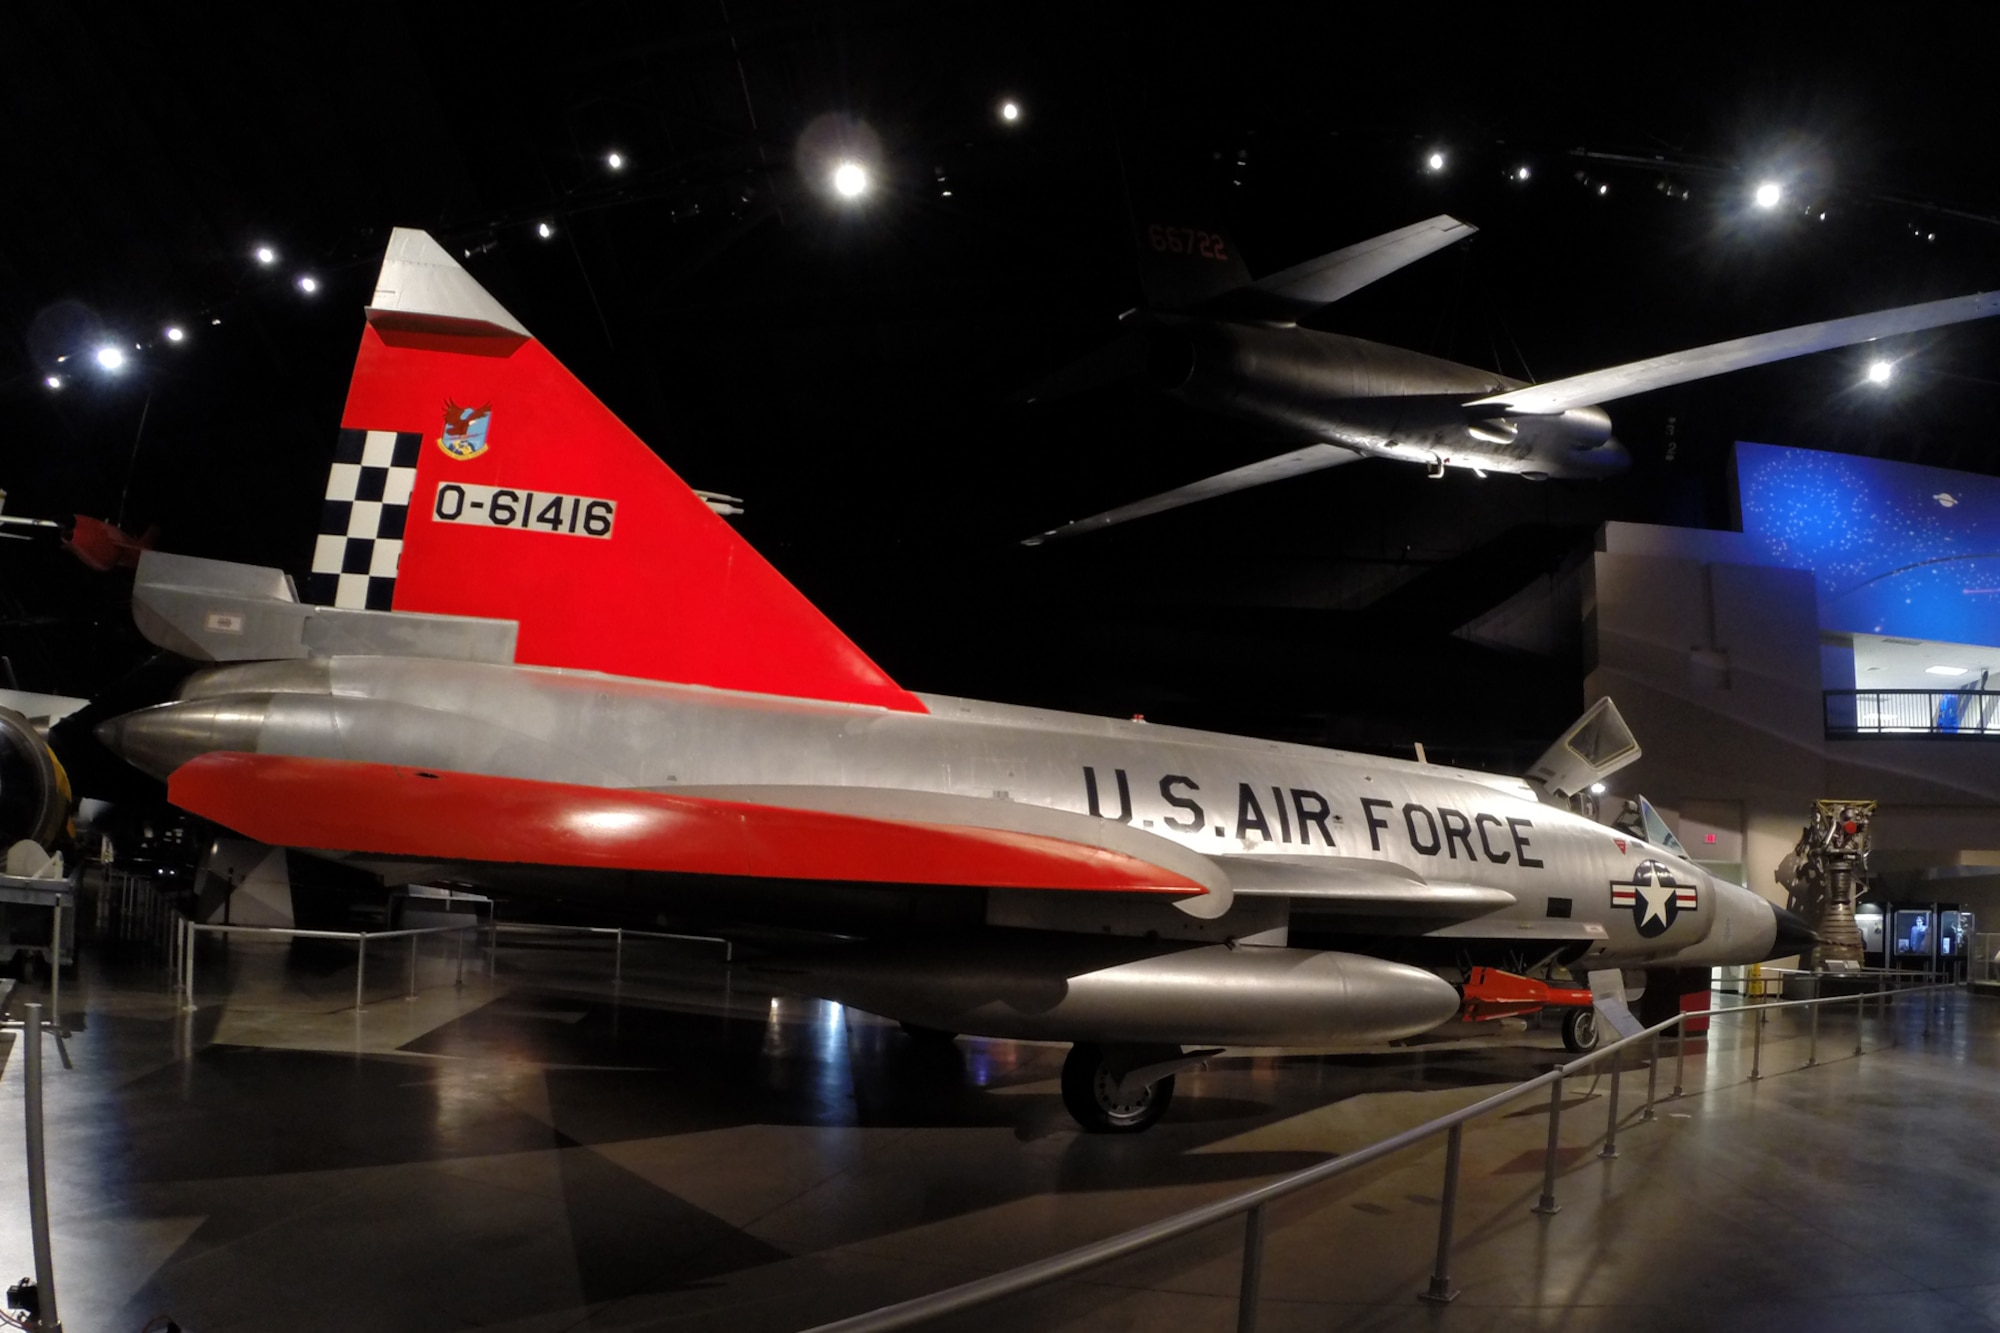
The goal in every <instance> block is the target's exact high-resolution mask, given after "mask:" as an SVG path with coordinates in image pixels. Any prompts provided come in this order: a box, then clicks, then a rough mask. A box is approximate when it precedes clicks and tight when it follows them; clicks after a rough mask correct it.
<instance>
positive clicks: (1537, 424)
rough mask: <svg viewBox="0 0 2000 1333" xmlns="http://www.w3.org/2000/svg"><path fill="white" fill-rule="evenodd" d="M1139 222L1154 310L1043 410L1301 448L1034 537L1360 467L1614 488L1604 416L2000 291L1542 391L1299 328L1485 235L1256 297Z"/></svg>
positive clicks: (1210, 240)
mask: <svg viewBox="0 0 2000 1333" xmlns="http://www.w3.org/2000/svg"><path fill="white" fill-rule="evenodd" d="M1156 211H1158V212H1161V214H1162V215H1161V217H1160V218H1159V219H1158V220H1153V221H1146V222H1141V223H1139V224H1138V232H1139V234H1138V236H1137V238H1136V240H1137V244H1138V247H1139V253H1140V257H1141V263H1140V271H1141V274H1142V276H1143V278H1144V286H1145V294H1146V299H1147V308H1146V309H1145V310H1144V311H1132V312H1128V318H1129V320H1130V321H1131V323H1132V325H1133V327H1132V328H1131V329H1130V330H1129V331H1128V332H1126V333H1124V334H1122V335H1120V336H1119V337H1118V338H1117V339H1116V340H1114V341H1113V342H1112V343H1110V344H1108V345H1107V346H1105V347H1104V348H1102V349H1100V350H1099V351H1097V352H1095V353H1093V354H1091V355H1089V356H1087V357H1085V358H1083V359H1082V360H1080V361H1078V362H1076V363H1075V364H1073V365H1071V366H1069V367H1067V368H1066V369H1064V370H1062V371H1058V372H1057V373H1056V374H1054V375H1052V376H1050V377H1049V378H1047V379H1045V380H1043V381H1042V382H1041V383H1040V384H1038V385H1036V386H1035V387H1034V388H1033V389H1031V390H1029V391H1028V392H1027V393H1026V394H1025V395H1023V397H1024V399H1025V400H1026V401H1028V402H1040V401H1045V400H1047V399H1050V398H1055V397H1060V396H1063V395H1065V394H1068V393H1073V392H1077V391H1079V390H1082V389H1086V388H1090V387H1094V386H1096V385H1099V384H1103V383H1106V382H1109V381H1112V380H1117V379H1124V378H1131V377H1141V378H1143V379H1145V380H1146V381H1148V382H1150V383H1151V384H1152V385H1153V386H1154V387H1155V388H1157V389H1158V390H1160V391H1162V392H1164V393H1166V394H1167V395H1168V396H1170V397H1172V398H1175V399H1178V400H1180V401H1182V402H1185V403H1187V404H1189V405H1190V406H1192V407H1195V408H1197V409H1200V410H1203V411H1206V412H1209V413H1212V414H1214V415H1217V416H1219V417H1221V418H1223V419H1225V420H1227V421H1231V422H1234V423H1238V424H1240V425H1243V426H1249V427H1252V428H1255V429H1257V430H1258V431H1259V432H1261V433H1263V434H1265V435H1268V436H1270V437H1272V438H1275V439H1290V440H1292V441H1294V442H1295V445H1294V447H1293V448H1291V449H1290V450H1288V451H1286V452H1284V453H1281V454H1277V455H1275V456H1273V457H1270V458H1265V459H1262V460H1260V461H1258V462H1254V463H1249V464H1246V465H1244V466H1242V467H1238V468H1232V469H1231V470H1229V471H1227V472H1223V473H1220V474H1218V475H1215V476H1212V477H1206V478H1204V479H1202V480H1200V481H1195V482H1191V483H1189V484H1188V485H1185V486H1180V487H1177V488H1175V489H1173V490H1170V491H1166V492H1163V493H1161V494H1158V495H1154V496H1150V497H1148V498H1146V499H1143V500H1137V501H1134V502H1133V503H1131V504H1125V505H1120V506H1118V507H1117V508H1115V509H1109V510H1106V511H1104V512H1103V513H1100V514H1093V515H1091V516H1090V517H1088V518H1081V519H1077V520H1075V521H1074V522H1070V523H1065V524H1063V525H1062V526H1060V527H1057V528H1052V529H1050V530H1049V531H1047V532H1043V533H1039V534H1037V535H1035V536H1032V537H1029V538H1027V539H1025V542H1024V544H1025V545H1029V546H1035V545H1039V544H1041V543H1042V542H1045V541H1048V540H1050V539H1052V538H1059V537H1074V536H1077V535H1079V534H1082V533H1086V532H1095V531H1098V530H1100V529H1102V528H1108V527H1111V526H1113V525H1115V524H1118V523H1124V522H1128V521H1130V520H1132V519H1135V518H1144V517H1146V516H1147V515H1149V514H1158V513H1161V512H1164V511H1165V510H1169V509H1177V508H1179V507H1180V506H1182V505H1187V504H1193V503H1195V502H1196V501H1198V500H1207V499H1212V498H1214V497H1215V496H1218V495H1227V494H1230V493H1231V492H1234V491H1240V490H1246V489H1248V488H1249V487H1252V486H1262V485H1264V484H1265V483H1267V482H1273V481H1279V480H1282V479H1284V478H1286V477H1296V476H1301V475H1303V474H1305V473H1308V472H1318V471H1322V470H1324V469H1326V468H1331V467H1339V466H1341V465H1342V464H1344V463H1352V462H1356V461H1358V460H1360V459H1363V458H1389V459H1396V460H1398V461H1401V462H1407V463H1420V464H1422V465H1423V466H1424V467H1425V468H1427V469H1428V470H1429V472H1430V475H1431V476H1433V477H1442V476H1443V475H1444V474H1445V470H1446V469H1447V468H1465V469H1468V470H1470V471H1472V472H1475V473H1477V474H1479V475H1481V476H1484V475H1486V474H1487V473H1489V472H1501V473H1512V474H1514V475H1515V476H1519V477H1523V478H1526V479H1528V480H1531V481H1542V480H1546V479H1548V478H1550V477H1560V478H1570V479H1576V480H1601V479H1603V478H1605V477H1610V476H1615V475H1617V474H1618V473H1621V472H1623V471H1625V469H1626V468H1627V467H1629V466H1630V464H1631V458H1630V457H1629V455H1627V453H1626V452H1625V447H1624V446H1623V445H1622V444H1620V443H1619V442H1618V440H1617V438H1616V437H1615V436H1613V435H1612V433H1611V429H1612V428H1611V416H1610V414H1609V413H1607V412H1606V411H1605V410H1604V408H1603V406H1602V404H1604V403H1608V402H1613V401H1616V400H1617V399H1620V398H1628V397H1630V396H1632V395H1634V394H1639V393H1645V392H1647V391H1649V390H1652V389H1664V388H1667V387H1669V386H1672V385H1676V384H1686V383H1689V382H1690V381H1693V380H1699V379H1707V378H1708V377H1710V376H1713V375H1722V374H1726V373H1728V372H1729V371H1732V370H1744V369H1747V368H1749V367H1751V366H1761V365H1765V364H1767V363H1769V362H1772V361H1782V360H1785V359H1787V358H1789V357H1794V356H1804V355H1807V354H1808V353H1812V352H1823V351H1828V350H1831V349H1833V348H1836V347H1847V346H1851V345H1852V344H1855V343H1861V342H1868V341H1870V340H1872V339H1876V338H1886V337H1890V336H1892V335H1894V334H1899V333H1913V332H1916V331H1917V330H1920V329H1931V328H1938V327H1940V326H1942V325H1946V324H1955V323H1960V322H1962V321H1965V320H1970V319H1984V318H1986V317H1987V316H1989V315H1992V314H1995V313H2000V293H1993V292H1981V293H1975V294H1974V295H1971V296H1960V297H1953V298H1950V299H1947V300H1943V301H1928V302H1925V303H1923V304H1921V305H1910V306H1902V307H1900V308H1897V309H1894V310H1882V311H1877V312H1875V313H1873V314H1867V315H1854V316H1851V317H1849V318H1846V319H1835V320H1828V321H1825V322H1823V323H1818V324H1805V325H1800V326H1798V327H1796V328H1790V329H1781V330H1779V331H1777V332H1775V333H1761V334H1756V335H1753V336H1751V337H1747V338H1735V339H1732V340H1730V341H1728V342H1720V343H1712V344H1710V345H1708V346H1706V347H1696V348H1691V349H1689V350H1687V351H1681V352H1669V353H1667V354H1666V355H1665V356H1656V357H1652V358H1650V359H1648V360H1645V361H1634V362H1630V363H1628V364H1626V365H1621V366H1611V367H1608V368H1606V369H1603V370H1594V371H1591V372H1589V373H1587V374H1583V375H1576V376H1571V377H1569V378H1567V379H1560V380H1551V381H1549V382H1547V383H1543V384H1524V383H1522V382H1521V381H1519V380H1514V379H1509V378H1507V377H1506V376H1504V375H1500V374H1496V373H1494V372H1493V371H1490V370H1480V369H1478V368H1476V367H1473V366H1464V365H1459V364H1458V363H1456V362H1453V361H1446V360H1443V359H1441V358H1439V357H1434V356H1426V355H1424V354H1423V353H1421V352H1412V351H1407V350H1405V349H1403V348H1400V347H1389V346H1386V345H1384V344H1382V343H1375V342H1369V341H1367V340H1365V339H1362V338H1354V337H1349V336H1347V335H1346V334H1340V333H1329V332H1325V331H1323V330H1319V329H1304V328H1300V327H1298V320H1300V319H1301V318H1304V317H1306V316H1308V315H1311V314H1314V313H1315V312H1317V311H1319V310H1322V309H1324V308H1325V307H1327V306H1329V305H1331V304H1333V303H1334V302H1336V301H1339V300H1341V299H1342V298H1343V297H1345V296H1348V295H1350V294H1351V293H1353V292H1356V291H1358V290H1360V289H1361V288H1362V287H1365V286H1367V285H1368V284H1369V283H1372V282H1374V281H1376V280H1377V279H1380V278H1383V277H1386V276H1388V275H1389V274H1391V273H1393V272H1395V271H1397V270H1398V269H1401V268H1404V267H1406V266H1407V265H1409V264H1412V263H1415V262H1416V261H1417V260H1419V259H1422V258H1424V257H1425V256H1426V255H1429V254H1433V253H1435V252H1436V251H1438V250H1440V249H1443V248H1444V247H1446V246H1449V245H1453V244H1455V243H1457V242H1459V241H1461V240H1464V239H1465V238H1467V237H1469V236H1471V235H1472V234H1473V233H1474V232H1475V231H1477V230H1478V228H1476V227H1472V226H1470V225H1468V224H1466V223H1463V222H1460V221H1459V220H1458V219H1456V218H1452V217H1447V216H1442V215H1440V216H1438V217H1434V218H1430V219H1428V220H1427V221H1424V222H1418V223H1414V224H1412V225H1411V226H1408V227H1404V228H1402V229H1400V230H1398V231H1392V232H1389V233H1387V234H1385V235H1382V236H1377V237H1375V238H1373V239H1372V240H1367V241H1362V242H1360V243H1358V244H1356V245H1351V246H1348V247H1347V248H1346V249H1344V250H1336V251H1335V252H1333V253H1332V254H1329V255H1322V256H1321V257H1320V258H1318V259H1314V260H1310V261H1308V262H1306V263H1304V264H1300V265H1297V266H1295V267H1293V268H1289V269H1286V270H1284V271H1283V272H1280V273H1274V274H1272V275H1270V276H1269V277H1265V278H1261V279H1258V280H1255V281H1252V280H1251V278H1250V274H1249V271H1248V269H1246V268H1245V267H1244V265H1243V261H1242V258H1241V257H1240V256H1239V255H1238V253H1237V250H1236V247H1235V245H1234V244H1233V243H1232V242H1231V241H1230V240H1229V239H1228V238H1227V237H1226V236H1224V235H1223V233H1221V232H1220V231H1214V230H1210V229H1206V228H1201V227H1190V226H1182V225H1178V222H1177V221H1176V219H1175V218H1174V217H1173V216H1171V215H1170V214H1166V213H1164V212H1163V211H1160V210H1156Z"/></svg>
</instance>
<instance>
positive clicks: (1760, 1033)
mask: <svg viewBox="0 0 2000 1333" xmlns="http://www.w3.org/2000/svg"><path fill="white" fill-rule="evenodd" d="M1764 1017H1765V1015H1764V1011H1763V1010H1762V1009H1759V1010H1758V1011H1757V1017H1756V1018H1754V1019H1752V1020H1751V1024H1752V1028H1753V1030H1754V1034H1755V1035H1753V1036H1752V1038H1751V1040H1750V1081H1751V1082H1753V1083H1754V1082H1756V1081H1757V1080H1758V1079H1760V1078H1762V1077H1764Z"/></svg>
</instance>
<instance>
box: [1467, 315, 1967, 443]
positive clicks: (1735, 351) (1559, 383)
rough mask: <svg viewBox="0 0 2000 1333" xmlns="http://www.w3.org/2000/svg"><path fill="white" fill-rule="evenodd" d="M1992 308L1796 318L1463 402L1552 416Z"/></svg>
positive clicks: (1957, 320)
mask: <svg viewBox="0 0 2000 1333" xmlns="http://www.w3.org/2000/svg"><path fill="white" fill-rule="evenodd" d="M1995 314H2000V292H1975V293H1973V294H1972V295H1970V296H1954V297H1951V298H1949V299H1947V300H1943V301H1925V302H1923V303H1922V304H1920V305H1906V306H1898V307H1897V308H1895V309H1894V310H1878V311H1876V312H1875V313H1873V314H1869V315H1850V316H1848V317H1847V318H1846V319H1830V320H1826V321H1824V322H1822V323H1819V324H1801V325H1799V326H1797V327H1796V328H1790V329H1779V330H1778V331H1777V332H1775V333H1759V334H1753V335H1752V336H1750V337H1748V338H1734V339H1731V340H1730V341H1728V342H1720V343H1710V344H1709V345H1708V346H1706V347H1692V348H1689V349H1688V350H1687V351H1684V352H1669V353H1667V354H1666V355H1665V356H1656V357H1652V358H1651V359H1649V360H1645V361H1630V362H1627V363H1626V364H1625V365H1622V366H1610V367H1607V368H1606V369H1604V370H1593V371H1590V372H1588V373H1587V374H1583V375H1572V376H1571V377H1570V378H1568V379H1562V380H1550V381H1549V382H1548V383H1546V384H1530V385H1527V386H1525V387H1523V388H1519V389H1508V390H1506V391H1505V392H1503V393H1496V394H1494V395H1492V396H1491V397H1488V398H1475V399H1473V400H1472V401H1471V402H1469V403H1467V404H1466V406H1467V407H1491V408H1495V409H1498V410H1499V411H1503V412H1510V413H1519V414H1521V415H1524V416H1540V415H1551V416H1552V415H1555V414H1558V413H1561V412H1567V411H1568V410H1569V409H1571V408H1573V407H1586V406H1590V405H1592V404H1596V403H1608V402H1612V401H1614V400H1616V399H1619V398H1629V397H1630V396H1632V395H1633V394H1635V393H1645V392H1647V391H1648V390H1651V389H1664V388H1667V387H1669V386H1670V385H1675V384H1686V383H1688V382H1690V381H1692V380H1700V379H1707V378H1708V377H1709V376H1711V375H1724V374H1727V373H1728V372H1730V371H1732V370H1747V369H1749V368H1750V367H1751V366H1761V365H1765V364H1766V363H1768V362H1772V361H1784V360H1786V359H1788V358H1790V357H1794V356H1806V355H1808V354H1809V353H1812V352H1825V351H1831V350H1832V349H1833V348H1836V347H1851V346H1853V345H1854V344H1855V343H1863V342H1870V341H1872V340H1874V339H1876V338H1887V337H1891V336H1893V335H1895V334H1898V333H1915V332H1917V331H1918V330H1920V329H1934V328H1938V327H1940V326H1942V325H1946V324H1959V323H1963V322H1964V321H1966V320H1969V319H1984V318H1986V317H1987V316H1989V315H1995Z"/></svg>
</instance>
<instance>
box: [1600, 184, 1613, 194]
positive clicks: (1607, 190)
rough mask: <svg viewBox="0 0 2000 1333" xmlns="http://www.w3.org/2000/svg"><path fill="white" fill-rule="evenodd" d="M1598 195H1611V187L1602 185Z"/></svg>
mask: <svg viewBox="0 0 2000 1333" xmlns="http://www.w3.org/2000/svg"><path fill="white" fill-rule="evenodd" d="M1597 193H1598V194H1600V195H1606V194H1610V193H1611V187H1610V186H1609V185H1600V186H1598V187H1597Z"/></svg>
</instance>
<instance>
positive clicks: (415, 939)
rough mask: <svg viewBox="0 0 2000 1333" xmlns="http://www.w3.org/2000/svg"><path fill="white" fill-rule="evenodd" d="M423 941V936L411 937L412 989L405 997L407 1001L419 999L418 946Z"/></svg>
mask: <svg viewBox="0 0 2000 1333" xmlns="http://www.w3.org/2000/svg"><path fill="white" fill-rule="evenodd" d="M422 939H423V936H421V935H412V936H410V989H409V990H408V992H406V993H405V994H404V996H403V998H404V999H406V1000H414V999H416V998H417V944H418V942H419V941H420V940H422Z"/></svg>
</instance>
